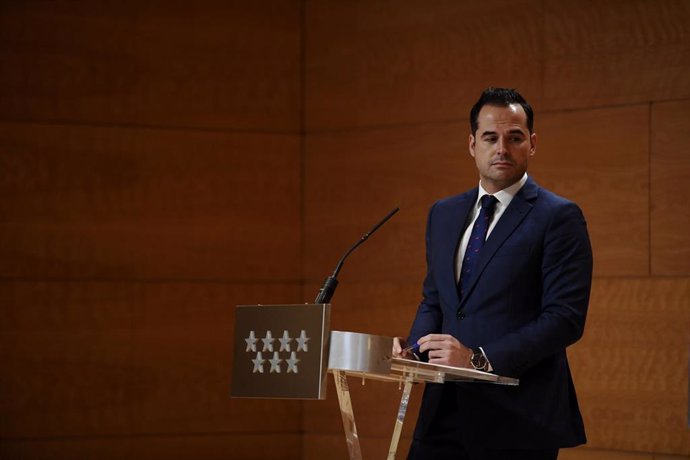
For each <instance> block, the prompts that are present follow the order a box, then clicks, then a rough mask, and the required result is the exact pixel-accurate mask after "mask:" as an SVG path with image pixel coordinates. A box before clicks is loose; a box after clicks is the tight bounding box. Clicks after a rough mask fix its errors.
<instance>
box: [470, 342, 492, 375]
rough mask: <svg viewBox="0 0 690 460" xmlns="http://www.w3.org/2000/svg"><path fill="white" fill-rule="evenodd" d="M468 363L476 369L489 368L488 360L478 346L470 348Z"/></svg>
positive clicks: (484, 369) (483, 369)
mask: <svg viewBox="0 0 690 460" xmlns="http://www.w3.org/2000/svg"><path fill="white" fill-rule="evenodd" d="M470 364H471V365H472V367H474V368H475V369H477V370H478V371H486V370H487V369H488V368H489V361H488V360H487V359H486V356H484V353H483V352H482V350H480V349H479V348H473V349H472V356H471V357H470Z"/></svg>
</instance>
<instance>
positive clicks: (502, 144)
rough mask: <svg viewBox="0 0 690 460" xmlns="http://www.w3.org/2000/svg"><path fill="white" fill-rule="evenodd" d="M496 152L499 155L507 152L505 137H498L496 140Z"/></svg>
mask: <svg viewBox="0 0 690 460" xmlns="http://www.w3.org/2000/svg"><path fill="white" fill-rule="evenodd" d="M496 153H498V154H501V155H502V154H507V153H508V143H507V142H506V140H505V138H503V137H499V138H498V141H497V142H496Z"/></svg>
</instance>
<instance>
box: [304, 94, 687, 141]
mask: <svg viewBox="0 0 690 460" xmlns="http://www.w3.org/2000/svg"><path fill="white" fill-rule="evenodd" d="M680 101H690V98H680V99H667V100H654V101H641V102H640V101H636V102H631V103H621V104H606V105H592V106H589V107H577V108H572V109H562V108H559V109H542V110H539V113H538V116H539V117H542V116H545V115H554V114H562V113H578V112H591V111H594V110H607V109H620V108H625V107H643V106H648V105H649V104H651V103H659V102H680ZM466 123H469V122H468V120H467V118H444V119H438V120H429V121H418V122H404V123H380V124H368V125H358V126H341V127H337V128H312V129H310V130H309V133H308V135H309V136H320V135H333V134H350V133H366V132H373V131H385V130H395V129H400V128H418V127H432V126H444V125H454V124H466Z"/></svg>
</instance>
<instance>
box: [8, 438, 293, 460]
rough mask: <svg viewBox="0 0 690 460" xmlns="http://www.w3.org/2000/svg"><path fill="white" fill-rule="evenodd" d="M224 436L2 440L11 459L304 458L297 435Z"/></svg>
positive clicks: (245, 459) (179, 459) (288, 459)
mask: <svg viewBox="0 0 690 460" xmlns="http://www.w3.org/2000/svg"><path fill="white" fill-rule="evenodd" d="M270 441H271V442H270V445H267V444H266V437H265V436H262V435H256V434H237V433H235V434H233V433H220V434H214V435H204V434H201V435H187V436H150V437H149V436H141V437H130V438H120V437H106V438H81V439H80V438H66V439H49V440H46V439H42V440H38V441H35V440H32V441H23V440H8V441H5V440H0V457H2V458H3V459H7V460H15V459H32V460H54V459H74V460H82V459H98V460H122V459H123V458H131V459H147V460H169V459H176V460H198V459H208V460H228V459H242V460H265V459H267V458H271V459H275V460H295V459H298V458H300V455H301V450H302V449H301V444H300V442H301V438H300V436H299V434H296V433H272V434H271V437H270Z"/></svg>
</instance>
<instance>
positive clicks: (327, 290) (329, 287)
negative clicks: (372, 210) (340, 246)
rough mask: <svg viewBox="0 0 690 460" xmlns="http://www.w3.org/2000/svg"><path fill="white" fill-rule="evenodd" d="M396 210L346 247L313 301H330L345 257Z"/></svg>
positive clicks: (398, 209) (395, 210)
mask: <svg viewBox="0 0 690 460" xmlns="http://www.w3.org/2000/svg"><path fill="white" fill-rule="evenodd" d="M398 211H400V208H395V209H394V210H392V211H391V212H389V213H388V214H387V215H386V217H384V218H383V219H382V220H381V222H379V223H378V224H376V225H374V228H372V229H371V230H369V231H368V232H367V233H365V234H364V235H363V236H362V238H360V239H359V241H357V242H356V243H355V244H354V245H353V246H352V247H351V248H350V249H348V251H347V252H346V253H345V255H344V256H343V257H341V258H340V261H339V262H338V265H336V267H335V270H333V274H332V275H331V276H329V277H328V278H326V280H325V281H324V282H323V286H321V289H319V293H318V294H317V295H316V300H315V301H314V303H328V302H330V301H331V298H332V297H333V294H334V293H335V288H337V287H338V273H340V269H341V268H343V264H344V263H345V259H347V256H349V255H350V254H351V253H352V251H354V250H355V249H357V248H358V247H359V245H360V244H362V243H364V242H365V241H366V240H367V239H368V238H369V237H370V236H371V235H373V234H374V232H375V231H376V230H378V229H379V228H380V227H381V226H382V225H383V224H385V223H386V222H387V221H388V219H390V218H391V217H393V215H394V214H395V213H396V212H398Z"/></svg>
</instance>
